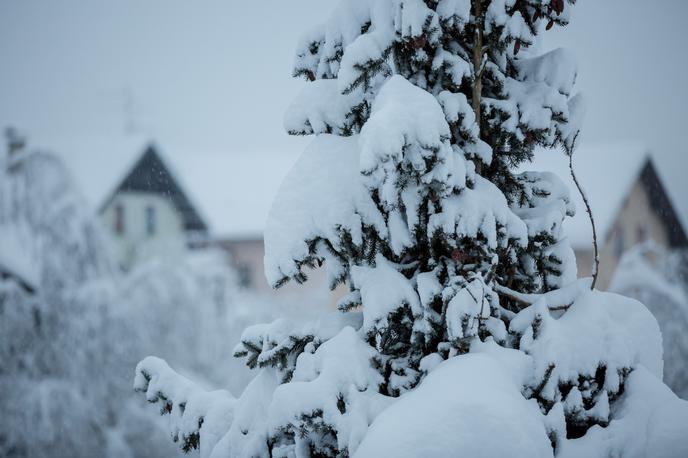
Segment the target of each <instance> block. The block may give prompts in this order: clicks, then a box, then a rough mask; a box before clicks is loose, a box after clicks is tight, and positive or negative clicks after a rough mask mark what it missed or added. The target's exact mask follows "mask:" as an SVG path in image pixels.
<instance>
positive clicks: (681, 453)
mask: <svg viewBox="0 0 688 458" xmlns="http://www.w3.org/2000/svg"><path fill="white" fill-rule="evenodd" d="M613 416H614V420H612V422H611V423H610V424H609V426H607V427H606V428H601V427H599V426H594V427H592V428H591V429H590V431H588V433H587V434H586V435H585V436H584V437H583V438H581V439H576V440H567V441H565V442H564V443H563V444H562V446H561V451H560V453H559V455H557V456H558V457H560V458H577V457H582V456H585V457H589V458H598V457H599V458H606V457H610V456H623V457H628V458H647V457H653V458H683V457H686V456H688V437H687V436H686V431H687V430H688V402H686V401H684V400H681V399H679V398H677V397H676V395H675V394H674V393H672V392H671V390H670V389H669V388H668V387H667V386H666V385H664V384H663V383H662V382H661V379H658V378H657V377H656V376H655V375H654V374H651V373H650V372H649V371H648V370H647V369H645V368H644V367H643V366H640V367H638V368H637V369H636V370H634V371H633V372H632V373H631V375H630V376H629V377H628V379H627V380H626V389H625V392H624V395H623V398H622V399H621V400H620V405H618V406H617V407H616V408H615V410H614V414H613Z"/></svg>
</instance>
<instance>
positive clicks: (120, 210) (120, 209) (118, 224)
mask: <svg viewBox="0 0 688 458" xmlns="http://www.w3.org/2000/svg"><path fill="white" fill-rule="evenodd" d="M114 226H115V233H116V234H119V235H122V234H124V206H122V204H117V205H116V206H115V224H114Z"/></svg>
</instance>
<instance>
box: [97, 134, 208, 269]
mask: <svg viewBox="0 0 688 458" xmlns="http://www.w3.org/2000/svg"><path fill="white" fill-rule="evenodd" d="M99 213H100V216H101V218H102V220H103V224H104V226H105V227H106V228H107V230H108V231H109V232H110V234H111V235H112V240H113V241H114V244H115V255H116V257H117V260H118V261H119V263H120V265H121V266H122V268H124V269H128V268H130V267H131V266H132V265H134V264H135V263H136V261H137V260H139V259H140V258H142V257H145V256H147V255H148V254H149V253H150V252H151V251H160V250H165V251H166V252H175V251H179V250H182V249H184V248H185V247H189V246H195V245H200V244H202V243H205V242H206V239H207V237H208V226H207V225H206V223H205V221H204V220H203V218H202V217H201V216H200V214H199V211H198V210H197V209H196V207H195V206H194V205H193V204H192V203H191V201H190V199H189V197H188V196H187V194H186V193H185V192H184V190H183V189H182V187H181V185H180V184H179V182H178V181H177V178H176V177H175V175H174V174H173V173H172V172H171V171H170V169H169V167H168V165H167V164H166V163H165V162H164V161H163V159H162V157H161V155H160V153H159V152H158V150H157V148H156V147H155V145H152V144H151V145H149V146H148V147H147V148H146V149H145V151H144V153H143V155H142V156H141V157H140V158H139V159H138V160H137V161H136V163H135V164H134V165H133V167H132V168H131V170H129V172H128V173H127V174H126V176H125V177H124V179H123V180H122V181H121V182H120V183H119V185H118V186H117V187H116V188H115V190H114V191H113V192H112V193H111V194H110V195H109V196H108V197H107V199H106V200H105V202H104V203H103V204H102V205H101V207H100V211H99Z"/></svg>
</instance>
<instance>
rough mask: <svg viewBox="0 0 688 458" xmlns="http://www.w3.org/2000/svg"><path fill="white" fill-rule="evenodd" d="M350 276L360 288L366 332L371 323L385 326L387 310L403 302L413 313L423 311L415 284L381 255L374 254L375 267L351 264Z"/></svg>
mask: <svg viewBox="0 0 688 458" xmlns="http://www.w3.org/2000/svg"><path fill="white" fill-rule="evenodd" d="M351 278H352V279H353V283H354V285H355V287H356V288H357V289H359V290H360V292H361V300H362V305H363V330H364V331H365V332H367V331H368V330H370V329H371V328H372V327H373V326H377V327H380V328H384V327H386V322H387V316H388V315H389V313H391V312H393V311H394V310H396V309H398V308H400V307H401V306H403V305H407V306H409V307H410V309H411V312H412V313H413V314H414V315H419V314H420V313H421V312H422V310H421V307H420V300H419V298H418V293H416V290H415V289H414V287H413V286H414V285H413V284H412V283H411V282H410V281H409V280H408V279H407V278H406V277H404V276H403V275H402V274H401V273H399V271H398V270H397V269H396V268H395V267H394V266H393V265H392V264H391V263H390V262H389V261H387V260H386V259H385V258H384V257H383V256H381V255H378V256H377V257H376V258H375V267H363V266H355V267H353V268H352V269H351Z"/></svg>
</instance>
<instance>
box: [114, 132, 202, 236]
mask: <svg viewBox="0 0 688 458" xmlns="http://www.w3.org/2000/svg"><path fill="white" fill-rule="evenodd" d="M127 192H138V193H151V194H157V195H159V196H162V197H164V198H165V199H167V200H169V201H170V202H171V203H172V205H173V206H174V208H175V209H176V210H177V212H178V213H179V215H180V216H181V218H182V222H183V227H184V230H185V231H188V232H200V233H207V232H208V227H207V225H206V223H205V222H204V221H203V219H202V218H201V216H200V215H199V213H198V211H197V210H196V209H195V208H194V206H193V205H192V204H191V202H190V201H189V199H188V197H187V196H186V194H185V193H184V191H183V190H182V188H181V186H180V185H179V184H178V182H177V180H176V179H175V178H174V176H173V174H172V173H171V172H170V170H169V168H168V167H167V166H166V165H165V163H164V162H163V160H162V158H161V157H160V155H159V154H158V152H157V150H156V149H155V146H153V145H149V146H148V147H147V148H146V150H145V152H144V153H143V155H142V156H141V157H140V158H139V160H138V161H137V162H136V164H134V166H133V167H132V168H131V170H130V171H129V173H128V174H127V175H126V176H125V178H124V180H122V182H121V183H120V184H119V186H118V187H117V188H116V189H115V191H114V192H113V193H112V194H111V195H110V196H109V197H108V198H107V199H106V200H105V202H104V203H103V205H102V206H101V208H100V212H101V213H103V212H104V211H105V209H107V207H108V206H109V205H110V203H111V202H112V201H113V199H114V198H115V196H116V195H117V194H120V193H127Z"/></svg>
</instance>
